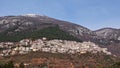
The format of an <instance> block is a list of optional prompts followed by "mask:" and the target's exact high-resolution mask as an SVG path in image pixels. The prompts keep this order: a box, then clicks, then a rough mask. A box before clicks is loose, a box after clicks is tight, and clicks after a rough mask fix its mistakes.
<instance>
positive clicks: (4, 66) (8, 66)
mask: <svg viewBox="0 0 120 68" xmlns="http://www.w3.org/2000/svg"><path fill="white" fill-rule="evenodd" d="M0 68H14V64H13V61H8V62H6V63H4V62H3V63H0Z"/></svg>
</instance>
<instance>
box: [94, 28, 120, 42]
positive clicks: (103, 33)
mask: <svg viewBox="0 0 120 68" xmlns="http://www.w3.org/2000/svg"><path fill="white" fill-rule="evenodd" d="M95 33H96V34H97V36H99V37H102V38H107V39H114V40H120V29H114V28H103V29H99V30H96V31H95Z"/></svg>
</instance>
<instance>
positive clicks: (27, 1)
mask: <svg viewBox="0 0 120 68" xmlns="http://www.w3.org/2000/svg"><path fill="white" fill-rule="evenodd" d="M21 14H41V15H46V16H49V17H53V18H56V19H61V20H65V21H70V22H73V23H77V24H79V25H82V26H85V27H87V28H90V29H91V30H96V29H99V28H103V27H113V28H120V0H0V16H6V15H21Z"/></svg>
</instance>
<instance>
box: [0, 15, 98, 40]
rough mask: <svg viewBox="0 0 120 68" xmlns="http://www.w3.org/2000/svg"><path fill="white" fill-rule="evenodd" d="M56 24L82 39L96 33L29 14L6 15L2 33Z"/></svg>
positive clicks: (0, 20)
mask: <svg viewBox="0 0 120 68" xmlns="http://www.w3.org/2000/svg"><path fill="white" fill-rule="evenodd" d="M54 26H57V27H59V28H60V29H61V30H63V31H65V32H67V33H69V34H70V35H72V36H74V37H77V38H78V39H81V40H89V38H91V37H92V36H95V35H96V34H95V33H94V32H92V31H91V30H89V29H87V28H85V27H83V26H80V25H77V24H73V23H70V22H66V21H61V20H57V19H53V18H50V17H47V16H40V15H34V14H27V15H22V16H4V17H1V18H0V33H5V34H7V35H12V34H14V33H16V32H26V31H28V32H30V31H37V30H41V29H44V28H48V27H54ZM5 34H4V35H5Z"/></svg>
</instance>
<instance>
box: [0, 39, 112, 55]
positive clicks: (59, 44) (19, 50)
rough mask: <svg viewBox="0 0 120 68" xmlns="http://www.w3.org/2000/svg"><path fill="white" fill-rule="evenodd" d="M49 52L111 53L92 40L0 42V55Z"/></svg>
mask: <svg viewBox="0 0 120 68" xmlns="http://www.w3.org/2000/svg"><path fill="white" fill-rule="evenodd" d="M31 51H33V52H36V51H42V52H50V53H66V54H83V53H87V52H91V53H97V52H103V53H105V54H107V55H111V52H108V51H107V48H101V47H99V46H98V45H96V44H94V43H92V42H76V41H67V40H58V39H54V40H47V39H46V38H45V37H44V38H42V39H36V40H34V41H33V40H31V39H23V40H21V41H20V42H1V43H0V56H11V55H16V54H27V53H29V52H31Z"/></svg>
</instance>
